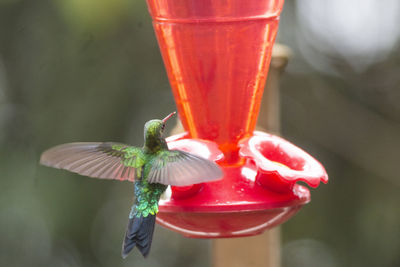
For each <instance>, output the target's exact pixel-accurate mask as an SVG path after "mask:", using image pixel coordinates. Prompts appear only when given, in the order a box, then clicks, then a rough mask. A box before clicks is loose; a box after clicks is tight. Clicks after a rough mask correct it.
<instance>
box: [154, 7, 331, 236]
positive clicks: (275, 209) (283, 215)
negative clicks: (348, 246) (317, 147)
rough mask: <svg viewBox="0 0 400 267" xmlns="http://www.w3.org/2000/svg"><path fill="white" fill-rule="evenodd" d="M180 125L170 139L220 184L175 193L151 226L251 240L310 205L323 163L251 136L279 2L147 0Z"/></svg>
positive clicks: (282, 142)
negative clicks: (212, 167) (218, 172)
mask: <svg viewBox="0 0 400 267" xmlns="http://www.w3.org/2000/svg"><path fill="white" fill-rule="evenodd" d="M147 4H148V7H149V11H150V14H151V16H152V18H153V26H154V29H155V33H156V36H157V39H158V43H159V46H160V49H161V54H162V56H163V60H164V63H165V66H166V69H167V73H168V77H169V81H170V84H171V87H172V91H173V94H174V98H175V101H176V104H177V108H178V111H179V115H180V118H181V121H182V124H183V126H184V128H185V130H186V131H187V132H186V133H184V134H181V135H175V136H172V137H170V138H168V139H167V141H168V145H169V147H170V148H177V149H181V150H185V151H189V152H191V153H194V154H198V155H201V156H203V157H206V158H208V159H211V160H214V161H216V162H217V163H218V164H219V165H220V166H221V167H222V168H223V170H224V177H223V179H222V180H219V181H215V182H210V183H204V184H196V185H191V186H185V187H172V188H171V191H170V194H168V195H167V196H166V198H164V199H162V200H161V201H160V205H159V213H158V216H157V221H158V223H160V224H161V225H163V226H165V227H167V228H169V229H172V230H174V231H176V232H179V233H181V234H183V235H185V236H189V237H199V238H219V237H239V236H250V235H256V234H259V233H262V232H263V231H264V230H266V229H268V228H271V227H273V226H276V225H279V224H281V223H283V222H285V221H286V220H288V219H289V218H290V217H291V216H293V215H294V214H295V213H296V212H297V211H298V210H299V209H300V208H301V207H302V206H303V205H304V204H306V203H308V202H309V201H310V192H309V190H308V189H307V188H306V187H304V186H302V185H298V184H296V182H298V181H303V182H305V183H307V184H308V185H309V186H311V187H317V186H318V185H319V183H320V181H321V180H322V181H323V182H325V183H326V182H327V181H328V176H327V174H326V172H325V170H324V168H323V166H322V165H321V164H320V163H319V162H318V161H316V160H315V159H314V158H313V157H311V156H310V155H309V154H307V153H306V152H304V151H303V150H301V149H300V148H298V147H296V146H295V145H293V144H291V143H289V142H288V141H286V140H284V139H282V138H280V137H277V136H274V135H270V134H267V133H262V132H255V131H254V129H255V125H256V120H257V116H258V112H259V107H260V102H261V97H262V94H263V88H264V85H265V81H266V78H267V73H268V68H269V63H270V60H271V51H272V46H273V44H274V41H275V37H276V33H277V30H278V22H279V15H280V12H281V10H282V7H283V0H246V1H244V0H147Z"/></svg>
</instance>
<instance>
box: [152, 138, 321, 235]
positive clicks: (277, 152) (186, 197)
mask: <svg viewBox="0 0 400 267" xmlns="http://www.w3.org/2000/svg"><path fill="white" fill-rule="evenodd" d="M167 141H168V146H169V147H170V148H176V149H181V150H186V151H191V152H192V153H195V154H197V155H200V156H203V157H205V158H208V159H210V160H215V161H216V162H220V161H222V160H223V154H222V153H221V151H219V149H218V146H217V145H216V144H215V143H213V142H209V141H204V140H195V139H188V138H187V134H186V133H185V134H181V135H177V136H173V137H170V138H169V139H168V140H167ZM240 147H241V148H240V154H242V155H243V156H245V157H246V159H247V160H246V161H245V162H244V163H243V164H240V165H236V166H223V169H224V172H225V176H224V179H223V180H220V181H216V182H211V183H205V184H198V185H192V186H186V187H172V188H171V191H170V192H169V194H168V195H167V196H166V197H165V198H164V199H162V200H161V201H160V212H159V214H158V217H157V220H158V222H159V223H160V224H161V225H163V226H165V227H167V228H169V229H171V230H174V231H177V232H179V233H182V234H183V235H185V236H188V237H197V238H219V237H240V236H249V235H256V234H259V233H262V232H263V231H264V230H266V229H269V228H271V227H274V226H276V225H279V224H281V223H283V222H285V221H286V220H288V219H289V218H290V217H291V216H293V215H294V214H295V213H296V212H297V211H298V210H299V209H300V208H301V207H302V205H304V204H306V203H307V202H309V201H310V193H309V191H308V189H307V188H306V187H304V186H302V185H297V184H296V182H297V181H303V182H306V183H307V184H309V185H311V186H313V187H315V186H317V185H318V184H319V182H320V180H322V181H323V182H327V179H328V177H327V174H326V172H325V170H324V168H323V167H322V165H321V164H320V163H319V162H318V161H316V160H315V159H314V158H313V157H311V156H310V155H308V154H307V153H306V152H304V151H303V150H301V149H300V148H298V147H296V146H295V145H293V144H291V143H289V142H288V141H286V140H284V139H282V138H279V137H277V136H274V135H269V134H265V133H261V132H254V135H253V136H252V137H250V138H248V139H246V140H244V141H243V142H241V144H240ZM271 147H273V149H271Z"/></svg>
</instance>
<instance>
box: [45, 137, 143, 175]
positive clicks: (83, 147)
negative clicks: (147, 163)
mask: <svg viewBox="0 0 400 267" xmlns="http://www.w3.org/2000/svg"><path fill="white" fill-rule="evenodd" d="M142 155H143V154H142V151H141V149H140V148H137V147H133V146H128V145H124V144H119V143H111V142H108V143H91V142H90V143H89V142H83V143H69V144H63V145H59V146H55V147H53V148H50V149H49V150H47V151H45V152H43V154H42V156H41V157H40V163H41V164H43V165H45V166H49V167H54V168H58V169H65V170H68V171H71V172H75V173H79V174H81V175H85V176H89V177H95V178H102V179H115V180H120V181H124V180H129V181H132V182H133V181H134V180H135V177H136V168H139V167H141V166H143V164H144V160H143V156H142Z"/></svg>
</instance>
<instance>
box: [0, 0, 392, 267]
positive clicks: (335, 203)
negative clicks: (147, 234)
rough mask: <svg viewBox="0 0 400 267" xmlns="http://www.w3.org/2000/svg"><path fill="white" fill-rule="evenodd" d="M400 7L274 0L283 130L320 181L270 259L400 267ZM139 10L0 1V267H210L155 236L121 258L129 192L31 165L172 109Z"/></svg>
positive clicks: (200, 245) (116, 136)
mask: <svg viewBox="0 0 400 267" xmlns="http://www.w3.org/2000/svg"><path fill="white" fill-rule="evenodd" d="M398 25H400V3H399V1H398V0H386V1H378V0H364V1H357V0H351V1H345V0H337V1H330V2H327V1H320V0H302V1H293V0H292V1H291V0H287V1H286V3H285V8H284V12H283V14H282V17H281V24H280V30H279V36H278V40H279V42H281V43H284V44H286V45H288V46H289V47H290V48H291V49H292V51H293V57H292V58H291V60H290V63H289V66H288V68H287V71H286V73H285V74H284V75H283V77H282V80H281V101H282V105H281V111H282V135H283V136H284V137H285V138H287V139H288V140H290V141H292V142H294V143H295V144H297V145H299V146H300V147H302V148H303V149H305V150H306V151H308V152H309V153H311V154H312V155H314V156H315V157H316V158H318V159H319V160H320V161H321V162H322V163H323V164H324V166H325V167H326V169H327V171H328V173H329V175H330V179H331V180H330V182H329V184H328V185H322V186H321V187H320V188H318V189H317V190H312V199H313V200H312V202H311V203H310V204H308V205H307V206H305V207H304V208H303V209H302V210H301V211H300V213H299V214H298V215H296V216H295V217H294V218H293V219H291V220H290V221H288V222H287V223H285V224H284V225H283V227H282V257H283V260H282V265H283V266H285V267H289V266H290V267H291V266H329V267H333V266H393V267H394V266H400V177H399V172H398V170H397V168H398V167H399V159H400V157H399V151H400V105H399V101H400V90H399V89H400V75H399V73H400V47H399V36H400V29H399V27H398ZM174 109H175V107H174V100H173V98H172V95H171V91H170V88H169V84H168V80H167V77H166V74H165V70H164V66H163V63H162V60H161V56H160V53H159V50H158V46H157V43H156V39H155V36H154V34H153V30H152V26H151V20H150V17H149V15H148V12H147V8H146V5H145V1H144V0H140V1H139V0H56V1H50V0H35V1H32V0H0V266H210V263H211V261H210V258H209V257H210V256H209V255H210V253H209V252H210V241H208V240H196V239H187V238H184V237H181V236H180V235H178V234H176V233H173V232H170V231H168V230H165V229H163V228H161V227H157V229H156V234H155V238H154V242H153V248H152V253H151V255H150V257H149V258H148V259H146V260H143V259H142V257H141V255H140V254H139V253H133V254H132V255H131V256H130V257H128V258H127V259H126V260H122V259H121V257H120V248H121V241H122V237H123V234H124V230H125V226H126V222H127V214H128V212H129V208H130V205H131V201H132V185H131V184H130V183H127V182H123V183H118V182H111V181H101V180H96V179H88V178H83V177H80V176H78V175H74V174H70V173H67V172H64V171H59V170H55V169H50V168H44V167H41V166H39V165H38V159H39V155H40V153H41V152H42V151H43V150H44V149H46V148H48V147H50V146H53V145H56V144H60V143H66V142H72V141H120V142H127V143H131V144H141V142H142V139H143V136H142V135H143V133H142V128H143V124H144V122H145V121H147V120H148V119H151V118H159V117H162V116H164V115H165V114H167V113H168V112H171V111H172V110H174Z"/></svg>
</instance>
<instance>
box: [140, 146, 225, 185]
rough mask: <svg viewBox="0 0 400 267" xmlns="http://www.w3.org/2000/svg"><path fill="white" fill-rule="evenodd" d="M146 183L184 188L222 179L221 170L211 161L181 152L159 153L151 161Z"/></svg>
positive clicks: (168, 151)
mask: <svg viewBox="0 0 400 267" xmlns="http://www.w3.org/2000/svg"><path fill="white" fill-rule="evenodd" d="M149 166H151V169H150V170H149V175H148V177H147V181H148V182H149V183H160V184H165V185H175V186H185V185H191V184H199V183H203V182H209V181H215V180H219V179H221V178H222V175H223V172H222V170H221V168H220V167H219V166H218V165H217V164H216V163H215V162H213V161H210V160H208V159H205V158H202V157H199V156H196V155H193V154H191V153H188V152H185V151H181V150H165V151H162V152H159V154H158V155H157V157H154V158H153V159H152V161H151V164H149Z"/></svg>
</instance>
